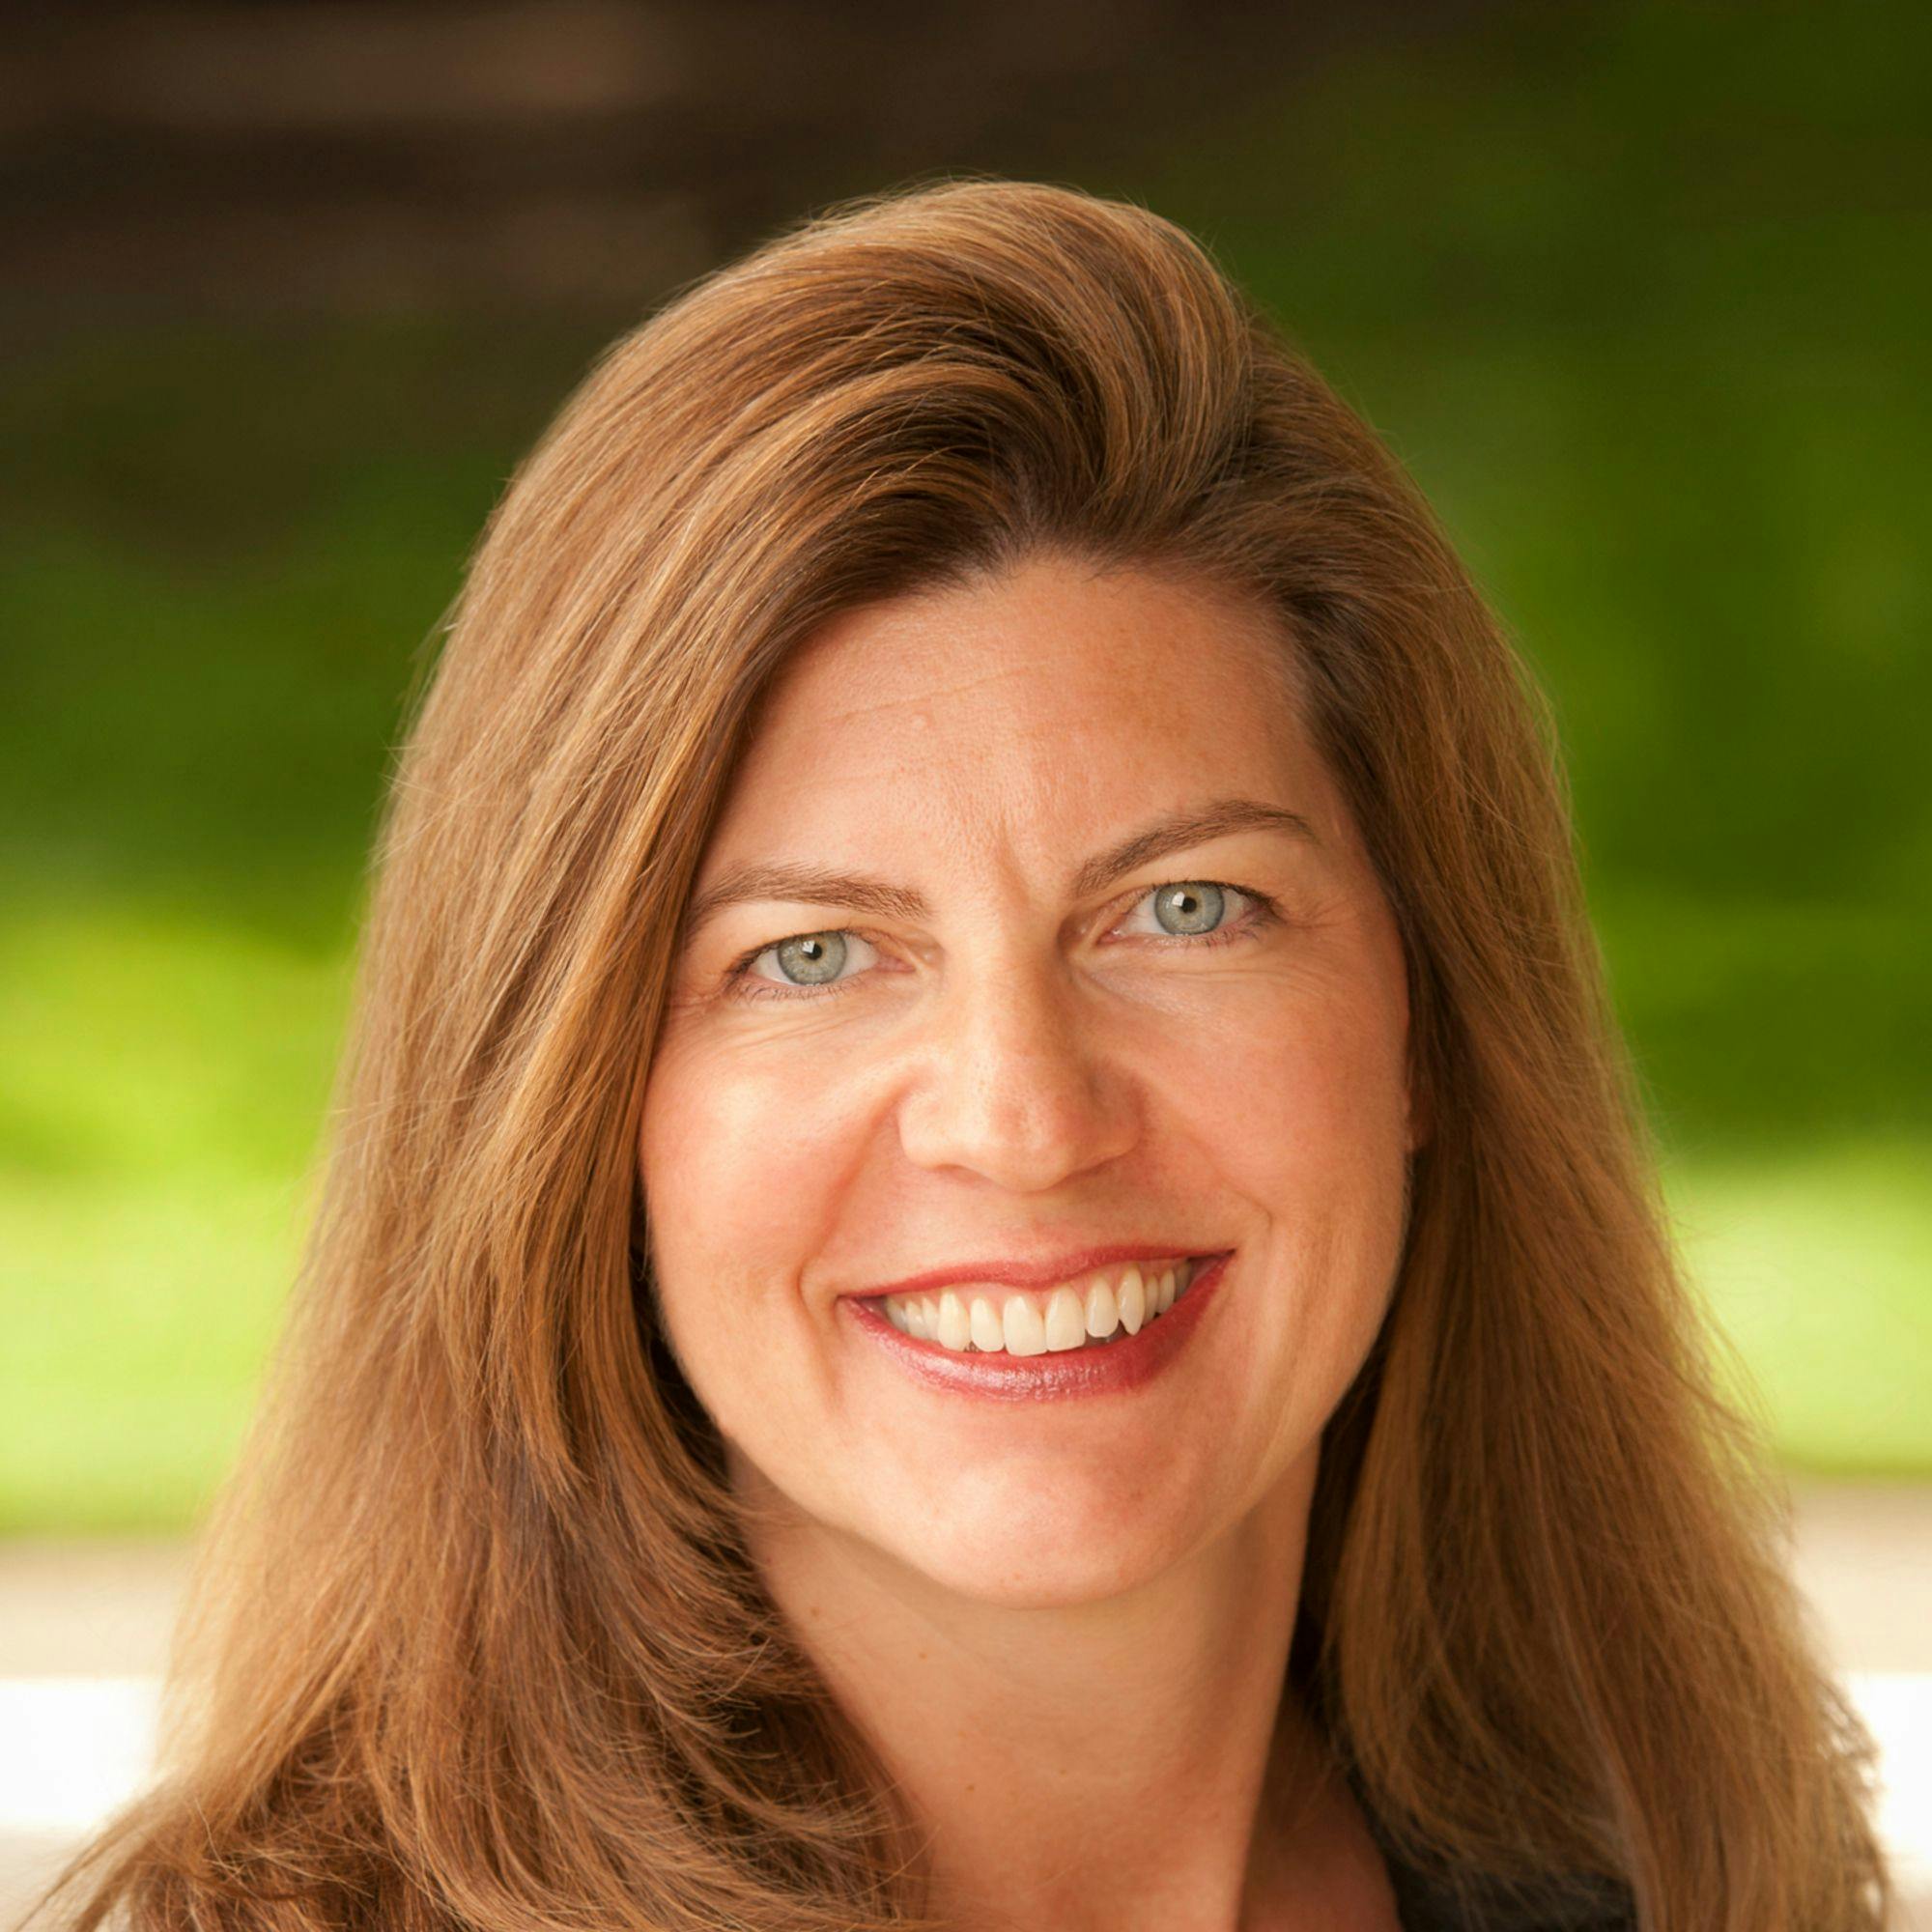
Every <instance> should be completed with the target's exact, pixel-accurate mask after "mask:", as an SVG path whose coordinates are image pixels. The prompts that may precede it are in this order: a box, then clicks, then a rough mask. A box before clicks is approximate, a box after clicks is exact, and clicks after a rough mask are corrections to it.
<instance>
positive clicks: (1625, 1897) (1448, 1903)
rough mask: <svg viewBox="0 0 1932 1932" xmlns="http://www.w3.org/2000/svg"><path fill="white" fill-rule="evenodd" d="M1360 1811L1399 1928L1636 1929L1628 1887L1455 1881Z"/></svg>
mask: <svg viewBox="0 0 1932 1932" xmlns="http://www.w3.org/2000/svg"><path fill="white" fill-rule="evenodd" d="M1351 1781H1352V1780H1351ZM1356 1795H1357V1798H1358V1799H1359V1798H1360V1795H1361V1794H1360V1793H1359V1791H1358V1792H1357V1794H1356ZM1362 1811H1363V1815H1364V1816H1365V1817H1366V1818H1367V1820H1368V1826H1369V1830H1370V1832H1371V1833H1373V1835H1374V1837H1375V1840H1376V1844H1377V1846H1378V1848H1379V1849H1380V1851H1381V1855H1382V1862H1383V1863H1384V1864H1385V1865H1387V1867H1388V1875H1389V1883H1390V1884H1391V1885H1392V1886H1393V1887H1394V1888H1395V1903H1396V1913H1397V1916H1398V1917H1399V1918H1400V1919H1401V1920H1402V1932H1637V1924H1636V1900H1635V1898H1634V1896H1633V1895H1632V1893H1631V1890H1630V1888H1629V1887H1628V1886H1625V1885H1621V1884H1619V1883H1617V1882H1616V1881H1614V1880H1611V1879H1604V1878H1589V1877H1577V1878H1574V1879H1565V1880H1563V1881H1560V1882H1557V1881H1551V1882H1549V1883H1548V1884H1547V1885H1545V1886H1543V1887H1540V1888H1539V1889H1537V1890H1536V1891H1535V1893H1534V1894H1533V1895H1532V1894H1531V1893H1530V1892H1528V1891H1527V1890H1525V1889H1520V1888H1517V1887H1511V1886H1505V1885H1502V1884H1500V1883H1498V1882H1495V1881H1493V1880H1486V1879H1482V1878H1470V1879H1468V1880H1465V1881H1464V1882H1463V1884H1461V1885H1458V1884H1456V1883H1454V1882H1453V1881H1451V1880H1450V1879H1447V1878H1440V1877H1436V1876H1435V1875H1434V1874H1432V1873H1429V1872H1426V1871H1424V1870H1423V1869H1421V1868H1420V1867H1419V1866H1417V1865H1414V1864H1411V1863H1410V1862H1409V1861H1408V1860H1407V1859H1406V1858H1405V1857H1404V1856H1403V1854H1402V1853H1401V1852H1400V1851H1399V1850H1398V1849H1397V1848H1396V1845H1395V1843H1394V1841H1393V1840H1392V1839H1391V1838H1390V1837H1389V1835H1388V1833H1386V1831H1385V1830H1384V1828H1383V1826H1382V1824H1381V1821H1380V1820H1379V1819H1378V1818H1377V1816H1376V1815H1375V1813H1374V1812H1373V1811H1372V1810H1371V1809H1370V1808H1369V1806H1368V1805H1367V1804H1363V1805H1362Z"/></svg>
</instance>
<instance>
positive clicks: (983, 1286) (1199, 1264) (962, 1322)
mask: <svg viewBox="0 0 1932 1932" xmlns="http://www.w3.org/2000/svg"><path fill="white" fill-rule="evenodd" d="M1227 1252H1228V1251H1227V1250H1223V1251H1222V1252H1221V1253H1218V1254H1206V1255H1176V1256H1173V1257H1170V1258H1168V1259H1166V1260H1160V1261H1151V1260H1147V1261H1138V1262H1124V1263H1115V1264H1112V1265H1110V1266H1107V1267H1098V1268H1092V1269H1089V1270H1087V1271H1086V1272H1084V1273H1082V1274H1080V1275H1077V1276H1075V1277H1073V1278H1071V1279H1070V1280H1067V1281H1065V1282H1062V1283H1060V1284H1058V1285H1056V1286H1055V1287H1052V1288H1046V1289H1014V1288H1001V1287H998V1286H996V1285H994V1284H990V1283H972V1282H962V1283H959V1284H958V1285H957V1286H955V1287H950V1288H945V1289H939V1290H930V1291H927V1292H926V1293H918V1294H882V1295H871V1296H867V1297H865V1298H864V1301H863V1304H862V1305H863V1306H865V1307H867V1308H871V1309H876V1310H877V1311H878V1312H879V1313H880V1314H881V1315H882V1316H884V1318H885V1319H886V1320H887V1321H890V1322H891V1323H892V1325H893V1326H894V1327H895V1328H896V1329H897V1330H898V1331H899V1333H900V1334H902V1335H905V1336H909V1337H910V1338H911V1339H912V1340H914V1341H916V1342H925V1343H930V1344H934V1345H936V1346H937V1348H938V1349H940V1350H947V1351H950V1352H951V1353H953V1354H960V1355H1000V1356H1013V1357H1024V1356H1029V1355H1043V1354H1072V1353H1076V1352H1081V1351H1087V1350H1105V1349H1110V1348H1115V1347H1118V1346H1119V1345H1120V1344H1121V1343H1122V1342H1124V1341H1126V1340H1128V1339H1129V1338H1130V1337H1132V1336H1135V1335H1138V1334H1139V1333H1140V1332H1141V1330H1142V1329H1143V1328H1146V1327H1150V1326H1152V1325H1154V1324H1156V1323H1158V1322H1160V1321H1163V1320H1165V1319H1166V1318H1167V1316H1168V1315H1169V1313H1170V1312H1171V1311H1172V1310H1173V1309H1174V1308H1175V1307H1176V1306H1177V1305H1179V1303H1180V1302H1182V1301H1183V1300H1185V1298H1186V1295H1187V1291H1188V1289H1189V1288H1190V1287H1191V1286H1192V1285H1193V1284H1194V1282H1195V1281H1196V1280H1197V1279H1198V1278H1199V1277H1200V1276H1201V1275H1202V1274H1204V1273H1206V1272H1207V1271H1208V1269H1209V1268H1210V1267H1212V1266H1213V1265H1214V1264H1215V1263H1217V1262H1219V1261H1221V1260H1222V1259H1223V1258H1224V1256H1225V1254H1226V1253H1227Z"/></svg>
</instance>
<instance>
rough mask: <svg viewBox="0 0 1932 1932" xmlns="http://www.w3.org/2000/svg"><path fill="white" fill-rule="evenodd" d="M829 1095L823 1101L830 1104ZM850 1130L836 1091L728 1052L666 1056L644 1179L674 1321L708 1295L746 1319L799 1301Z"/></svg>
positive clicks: (659, 1071) (646, 1133)
mask: <svg viewBox="0 0 1932 1932" xmlns="http://www.w3.org/2000/svg"><path fill="white" fill-rule="evenodd" d="M821 1102H822V1104H821ZM849 1138H850V1135H849V1129H848V1128H845V1127H842V1126H841V1125H840V1124H839V1123H838V1120H837V1119H836V1106H835V1103H834V1102H833V1101H832V1099H831V1098H830V1095H829V1090H827V1089H825V1088H823V1087H813V1086H812V1085H810V1084H807V1085H805V1086H803V1087H802V1086H801V1085H800V1084H799V1083H798V1082H797V1081H796V1080H795V1079H785V1078H783V1077H781V1074H780V1072H779V1071H778V1070H777V1069H776V1068H775V1067H773V1066H770V1065H767V1066H764V1067H754V1066H753V1065H747V1064H742V1063H740V1062H737V1061H736V1060H734V1058H733V1056H731V1055H730V1054H728V1053H720V1052H717V1051H711V1052H704V1053H698V1052H695V1051H689V1050H683V1051H671V1052H668V1053H664V1054H661V1055H660V1056H659V1059H658V1061H657V1063H656V1064H655V1065H653V1067H652V1070H651V1078H650V1084H649V1086H648V1088H647V1090H646V1093H645V1098H644V1118H643V1128H642V1133H641V1137H640V1143H639V1181H640V1184H641V1186H642V1190H643V1198H644V1211H645V1218H646V1222H647V1224H648V1226H649V1229H650V1237H651V1247H652V1253H653V1257H654V1260H655V1262H656V1265H657V1276H658V1282H659V1292H660V1294H661V1295H662V1297H663V1299H664V1302H665V1306H666V1310H667V1313H668V1316H669V1318H670V1319H671V1321H672V1322H673V1324H676V1323H678V1322H679V1321H685V1320H688V1319H689V1317H690V1316H691V1315H692V1314H693V1313H695V1312H696V1301H697V1300H698V1298H700V1297H701V1301H702V1306H703V1310H704V1313H705V1317H706V1320H707V1321H712V1322H716V1323H718V1324H721V1325H725V1326H729V1327H734V1328H735V1327H737V1326H739V1325H741V1324H742V1323H743V1322H744V1321H746V1320H747V1319H748V1318H750V1317H752V1316H753V1315H755V1316H757V1317H758V1318H759V1319H770V1318H771V1317H772V1316H773V1315H774V1314H775V1313H780V1312H782V1307H781V1305H782V1304H784V1303H786V1302H789V1303H791V1304H792V1306H793V1307H794V1308H795V1307H796V1306H797V1303H798V1289H799V1277H800V1271H801V1269H802V1268H803V1267H804V1266H805V1265H806V1264H808V1262H809V1261H810V1256H811V1255H812V1254H813V1252H814V1251H815V1247H816V1244H817V1243H818V1241H819V1240H820V1238H821V1236H822V1234H823V1231H824V1229H825V1227H826V1226H827V1225H828V1223H829V1219H830V1216H831V1213H832V1210H833V1207H834V1204H835V1203H836V1200H837V1197H838V1185H839V1179H838V1177H839V1174H840V1173H841V1171H842V1166H843V1163H842V1161H841V1159H840V1158H839V1157H838V1151H839V1150H840V1149H842V1148H843V1147H844V1146H845V1144H846V1142H847V1141H848V1140H849Z"/></svg>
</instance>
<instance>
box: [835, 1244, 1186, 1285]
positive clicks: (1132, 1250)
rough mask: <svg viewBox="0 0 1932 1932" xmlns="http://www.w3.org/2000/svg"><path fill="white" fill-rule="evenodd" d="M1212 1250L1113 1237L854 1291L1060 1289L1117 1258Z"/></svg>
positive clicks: (1149, 1259) (966, 1264)
mask: <svg viewBox="0 0 1932 1932" xmlns="http://www.w3.org/2000/svg"><path fill="white" fill-rule="evenodd" d="M1211 1252H1214V1251H1213V1250H1208V1249H1202V1248H1190V1247H1189V1246H1188V1245H1187V1244H1186V1243H1185V1242H1184V1241H1166V1242H1155V1241H1115V1242H1112V1243H1110V1244H1109V1245H1107V1246H1104V1247H1097V1248H1070V1249H1068V1250H1067V1251H1066V1252H1065V1254H1060V1255H1049V1256H1047V1257H1045V1258H1044V1259H1043V1260H1040V1261H1034V1262H1016V1261H985V1262H959V1263H957V1264H949V1265H948V1266H945V1267H936V1268H928V1269H926V1271H925V1272H924V1273H923V1274H913V1275H907V1276H906V1278H905V1279H904V1280H903V1281H894V1282H888V1283H887V1284H886V1285H885V1286H884V1287H883V1288H862V1289H857V1290H854V1291H853V1293H855V1294H857V1295H859V1296H860V1297H861V1298H869V1297H871V1296H874V1295H881V1294H926V1293H931V1291H932V1290H934V1289H939V1288H949V1287H951V1286H952V1284H953V1283H954V1282H959V1281H971V1282H981V1281H983V1282H996V1283H998V1284H999V1285H1000V1286H1001V1287H1002V1288H1057V1287H1058V1286H1059V1285H1060V1283H1062V1282H1063V1281H1071V1280H1072V1279H1073V1277H1074V1276H1075V1275H1079V1274H1086V1273H1087V1272H1088V1271H1089V1270H1090V1269H1093V1268H1103V1267H1108V1266H1111V1265H1112V1264H1114V1263H1115V1262H1164V1261H1167V1260H1169V1259H1171V1258H1172V1257H1175V1256H1178V1255H1198V1254H1204V1253H1211Z"/></svg>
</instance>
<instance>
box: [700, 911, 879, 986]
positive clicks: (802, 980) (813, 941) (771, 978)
mask: <svg viewBox="0 0 1932 1932" xmlns="http://www.w3.org/2000/svg"><path fill="white" fill-rule="evenodd" d="M855 946H856V947H861V948H863V949H864V950H865V952H872V950H873V949H872V947H871V945H870V943H869V942H868V941H867V940H865V939H862V938H860V936H859V935H858V934H857V933H856V932H852V931H850V930H848V929H846V928H843V927H841V928H839V929H838V930H835V931H828V932H795V933H793V934H792V936H791V937H790V938H789V939H781V940H780V941H778V942H777V944H776V945H772V946H761V947H759V948H758V950H757V951H756V952H751V953H748V954H746V956H745V957H744V958H743V959H741V960H740V961H739V962H738V963H737V965H735V966H734V967H732V969H731V973H730V979H731V982H732V987H733V990H734V991H737V992H740V993H742V994H743V995H744V996H745V997H746V998H748V999H769V998H773V997H776V998H778V999H781V1000H782V999H792V998H796V997H798V996H800V995H807V996H809V995H810V994H812V993H814V992H817V991H820V990H825V991H830V990H832V989H833V988H835V987H836V986H837V985H838V984H840V983H842V982H841V981H840V980H839V977H838V975H839V969H840V968H841V967H843V966H844V965H845V963H846V962H847V961H848V960H850V959H852V958H853V957H854V955H853V952H852V949H853V948H854V947H855ZM767 955H769V956H770V957H771V960H772V962H773V965H774V966H775V967H776V969H777V971H776V974H775V975H774V974H764V973H758V972H754V971H753V968H754V967H755V966H756V965H757V964H758V962H759V961H760V960H761V959H763V958H765V957H766V956H767ZM857 963H858V964H859V965H861V966H863V965H865V964H866V961H865V960H864V959H860V960H859V961H858V962H857ZM846 977H847V978H851V977H853V976H852V975H849V974H848V975H847V976H846Z"/></svg>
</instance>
